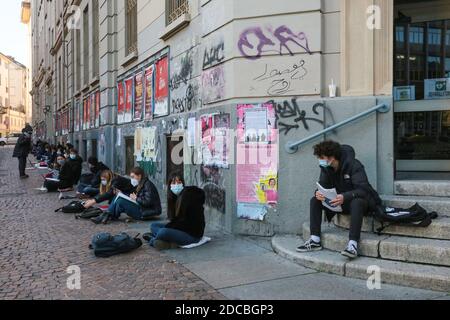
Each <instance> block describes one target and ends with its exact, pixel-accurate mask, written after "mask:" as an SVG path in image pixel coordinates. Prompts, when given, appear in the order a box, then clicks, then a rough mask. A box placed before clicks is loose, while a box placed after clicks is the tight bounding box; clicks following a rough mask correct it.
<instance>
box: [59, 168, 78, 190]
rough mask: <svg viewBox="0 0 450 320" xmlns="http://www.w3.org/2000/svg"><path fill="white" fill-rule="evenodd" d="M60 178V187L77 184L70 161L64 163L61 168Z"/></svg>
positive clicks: (69, 186) (64, 187)
mask: <svg viewBox="0 0 450 320" xmlns="http://www.w3.org/2000/svg"><path fill="white" fill-rule="evenodd" d="M58 179H59V185H58V187H59V188H60V189H66V188H71V187H73V185H74V184H75V182H74V176H73V172H72V167H71V166H70V164H69V163H68V162H66V163H64V165H63V166H62V167H61V169H60V170H59V177H58Z"/></svg>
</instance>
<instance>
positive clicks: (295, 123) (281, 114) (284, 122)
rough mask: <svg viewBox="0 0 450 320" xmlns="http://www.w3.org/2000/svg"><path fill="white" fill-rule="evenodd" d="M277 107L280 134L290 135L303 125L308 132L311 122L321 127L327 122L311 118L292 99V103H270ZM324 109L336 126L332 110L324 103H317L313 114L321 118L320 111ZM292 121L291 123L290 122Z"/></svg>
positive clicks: (295, 100) (313, 108)
mask: <svg viewBox="0 0 450 320" xmlns="http://www.w3.org/2000/svg"><path fill="white" fill-rule="evenodd" d="M269 103H272V104H273V105H274V106H275V112H276V120H277V125H278V129H279V131H280V133H284V135H288V134H289V132H291V131H292V130H299V129H300V128H301V125H302V126H303V128H304V129H305V130H307V131H309V129H310V125H309V122H315V123H318V124H320V125H323V126H324V125H325V121H324V120H323V119H320V118H318V117H310V116H308V113H307V111H306V110H300V107H299V106H298V103H297V99H295V98H294V99H292V100H291V102H289V101H283V102H281V103H276V102H275V101H270V102H269ZM320 108H322V109H323V111H324V112H325V113H327V114H328V115H329V116H330V119H331V122H332V123H333V124H334V122H335V121H334V117H333V114H332V112H331V110H330V109H329V108H328V107H327V106H326V105H325V104H323V103H316V104H315V105H314V106H313V107H312V112H313V114H314V115H316V116H319V115H320V112H319V109H320ZM290 119H291V121H289V120H290Z"/></svg>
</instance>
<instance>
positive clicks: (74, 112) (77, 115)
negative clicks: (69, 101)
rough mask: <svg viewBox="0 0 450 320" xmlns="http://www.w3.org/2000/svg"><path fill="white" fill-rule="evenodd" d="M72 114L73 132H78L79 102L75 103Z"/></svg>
mask: <svg viewBox="0 0 450 320" xmlns="http://www.w3.org/2000/svg"><path fill="white" fill-rule="evenodd" d="M73 114H74V130H75V132H78V131H80V100H77V101H75V108H74V110H73Z"/></svg>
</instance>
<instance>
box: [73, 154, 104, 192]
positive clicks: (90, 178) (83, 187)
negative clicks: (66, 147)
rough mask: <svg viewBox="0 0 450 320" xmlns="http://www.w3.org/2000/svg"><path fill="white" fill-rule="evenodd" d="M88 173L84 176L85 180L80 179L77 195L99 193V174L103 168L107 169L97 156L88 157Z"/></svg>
mask: <svg viewBox="0 0 450 320" xmlns="http://www.w3.org/2000/svg"><path fill="white" fill-rule="evenodd" d="M88 165H89V171H90V173H89V174H87V175H86V176H84V178H85V181H83V176H82V179H81V181H82V182H80V183H79V184H78V187H77V194H78V195H85V196H87V197H95V196H96V195H97V194H98V193H99V191H100V190H99V188H100V182H101V175H102V172H103V171H105V170H109V168H108V167H107V166H105V165H104V164H103V163H102V162H99V161H98V159H97V158H95V157H90V158H89V159H88Z"/></svg>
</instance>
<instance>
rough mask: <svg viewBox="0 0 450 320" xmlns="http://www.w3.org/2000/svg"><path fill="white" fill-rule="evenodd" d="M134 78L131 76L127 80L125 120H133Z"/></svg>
mask: <svg viewBox="0 0 450 320" xmlns="http://www.w3.org/2000/svg"><path fill="white" fill-rule="evenodd" d="M133 78H134V77H133ZM133 78H129V79H126V80H125V118H124V122H131V118H132V111H133Z"/></svg>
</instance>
